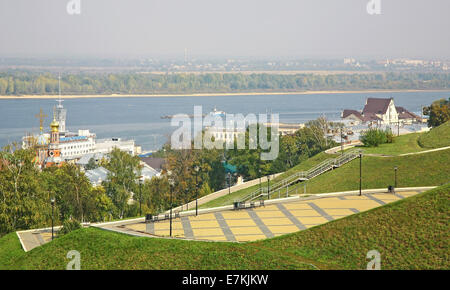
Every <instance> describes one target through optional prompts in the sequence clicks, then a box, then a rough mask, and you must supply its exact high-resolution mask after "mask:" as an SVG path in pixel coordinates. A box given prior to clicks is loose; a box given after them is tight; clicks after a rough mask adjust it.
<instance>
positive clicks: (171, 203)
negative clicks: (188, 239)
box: [169, 178, 175, 237]
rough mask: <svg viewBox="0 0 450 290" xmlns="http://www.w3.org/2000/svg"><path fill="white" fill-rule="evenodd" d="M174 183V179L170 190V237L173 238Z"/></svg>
mask: <svg viewBox="0 0 450 290" xmlns="http://www.w3.org/2000/svg"><path fill="white" fill-rule="evenodd" d="M174 184H175V183H174V181H173V179H172V178H170V179H169V190H170V216H169V220H170V236H171V237H172V207H173V198H172V195H173V186H174Z"/></svg>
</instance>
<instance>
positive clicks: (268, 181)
mask: <svg viewBox="0 0 450 290" xmlns="http://www.w3.org/2000/svg"><path fill="white" fill-rule="evenodd" d="M267 199H270V175H267Z"/></svg>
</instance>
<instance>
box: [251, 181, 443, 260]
mask: <svg viewBox="0 0 450 290" xmlns="http://www.w3.org/2000/svg"><path fill="white" fill-rule="evenodd" d="M449 219H450V184H448V185H446V186H443V187H440V188H437V189H434V190H431V191H428V192H426V193H422V194H419V195H416V196H414V197H411V198H408V199H404V200H401V201H398V202H395V203H391V204H388V205H386V206H383V207H380V208H375V209H373V210H370V211H367V212H363V213H360V214H357V215H353V216H350V217H347V218H344V219H340V220H336V221H333V222H330V223H327V224H324V225H322V226H318V227H315V228H312V229H310V230H307V231H304V232H300V233H294V234H290V235H288V236H283V237H278V238H274V239H271V240H266V241H262V242H258V243H255V246H257V247H259V246H260V245H261V246H262V247H263V248H278V249H284V251H285V252H288V253H290V254H292V255H298V256H303V257H307V258H310V259H313V260H317V261H327V262H334V263H336V264H337V265H341V266H344V267H345V268H349V269H364V268H365V267H366V265H367V261H368V260H366V259H365V255H366V253H367V252H368V251H369V250H377V251H379V252H380V254H381V268H382V269H450V252H449V248H450V228H449Z"/></svg>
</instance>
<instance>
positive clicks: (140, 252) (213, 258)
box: [0, 185, 450, 269]
mask: <svg viewBox="0 0 450 290" xmlns="http://www.w3.org/2000/svg"><path fill="white" fill-rule="evenodd" d="M449 218H450V185H445V186H442V187H440V188H437V189H434V190H431V191H428V192H425V193H422V194H419V195H417V196H414V197H411V198H408V199H404V200H401V201H398V202H394V203H391V204H388V205H386V206H383V207H380V208H376V209H373V210H370V211H368V212H363V213H359V214H356V215H352V216H350V217H347V218H343V219H339V220H336V221H333V222H330V223H327V224H324V225H321V226H317V227H314V228H311V229H308V230H305V231H301V232H297V233H293V234H289V235H285V236H280V237H277V238H273V239H268V240H263V241H258V242H251V243H243V244H237V243H219V242H218V243H215V242H194V241H183V240H167V239H152V238H140V237H132V236H128V235H124V234H119V233H113V232H108V231H103V230H100V229H95V228H88V229H81V230H77V231H75V232H72V233H70V234H68V235H66V236H63V237H61V238H58V239H56V240H55V241H53V242H51V243H48V244H45V245H43V246H41V247H38V248H35V249H33V250H32V251H30V252H28V253H24V252H22V251H21V249H20V243H19V241H18V238H17V236H16V234H15V233H11V234H8V235H6V236H4V237H2V238H1V239H0V269H64V268H65V267H66V264H67V263H68V259H66V258H65V257H66V254H67V252H68V251H70V250H78V251H79V252H80V253H81V268H82V269H312V268H314V267H318V268H320V269H365V268H366V264H367V262H368V260H366V254H367V252H368V251H369V250H377V251H379V252H380V253H381V267H382V269H449V268H450V257H449V255H450V253H449V251H448V249H449V246H450V245H449V243H450V235H449V233H450V231H449V223H448V221H449ZM310 264H312V265H314V267H313V266H311V265H310Z"/></svg>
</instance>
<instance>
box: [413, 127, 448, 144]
mask: <svg viewBox="0 0 450 290" xmlns="http://www.w3.org/2000/svg"><path fill="white" fill-rule="evenodd" d="M418 141H419V144H420V146H422V147H424V148H429V149H431V148H439V147H447V146H450V121H447V122H445V123H444V124H442V125H440V126H438V127H436V128H433V129H431V130H430V131H429V132H427V133H424V134H423V135H422V136H420V138H419V140H418Z"/></svg>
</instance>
